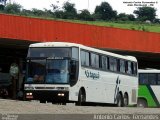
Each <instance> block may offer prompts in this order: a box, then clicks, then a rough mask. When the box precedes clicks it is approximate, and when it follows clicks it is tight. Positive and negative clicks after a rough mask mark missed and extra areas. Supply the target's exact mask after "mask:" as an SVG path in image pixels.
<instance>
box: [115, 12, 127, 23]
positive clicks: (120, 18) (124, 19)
mask: <svg viewBox="0 0 160 120" xmlns="http://www.w3.org/2000/svg"><path fill="white" fill-rule="evenodd" d="M117 18H118V20H122V21H127V20H128V15H127V14H125V13H120V14H119V15H118V16H117Z"/></svg>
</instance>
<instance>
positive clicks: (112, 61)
mask: <svg viewBox="0 0 160 120" xmlns="http://www.w3.org/2000/svg"><path fill="white" fill-rule="evenodd" d="M109 67H110V70H111V71H117V59H116V58H113V57H110V58H109Z"/></svg>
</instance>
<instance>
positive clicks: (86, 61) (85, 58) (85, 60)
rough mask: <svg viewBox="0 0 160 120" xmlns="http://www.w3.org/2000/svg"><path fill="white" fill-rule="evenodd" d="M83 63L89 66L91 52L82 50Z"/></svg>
mask: <svg viewBox="0 0 160 120" xmlns="http://www.w3.org/2000/svg"><path fill="white" fill-rule="evenodd" d="M81 65H82V66H89V52H86V51H83V50H82V51H81Z"/></svg>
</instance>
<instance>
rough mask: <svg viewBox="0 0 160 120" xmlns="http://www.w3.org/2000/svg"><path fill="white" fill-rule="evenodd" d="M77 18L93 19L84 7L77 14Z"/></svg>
mask: <svg viewBox="0 0 160 120" xmlns="http://www.w3.org/2000/svg"><path fill="white" fill-rule="evenodd" d="M78 19H80V20H86V21H93V20H94V19H93V17H92V15H91V14H90V12H89V11H88V10H86V9H84V10H81V13H80V14H78Z"/></svg>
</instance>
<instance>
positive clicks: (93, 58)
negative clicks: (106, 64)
mask: <svg viewBox="0 0 160 120" xmlns="http://www.w3.org/2000/svg"><path fill="white" fill-rule="evenodd" d="M91 66H92V67H94V68H99V55H97V54H94V53H91Z"/></svg>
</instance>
